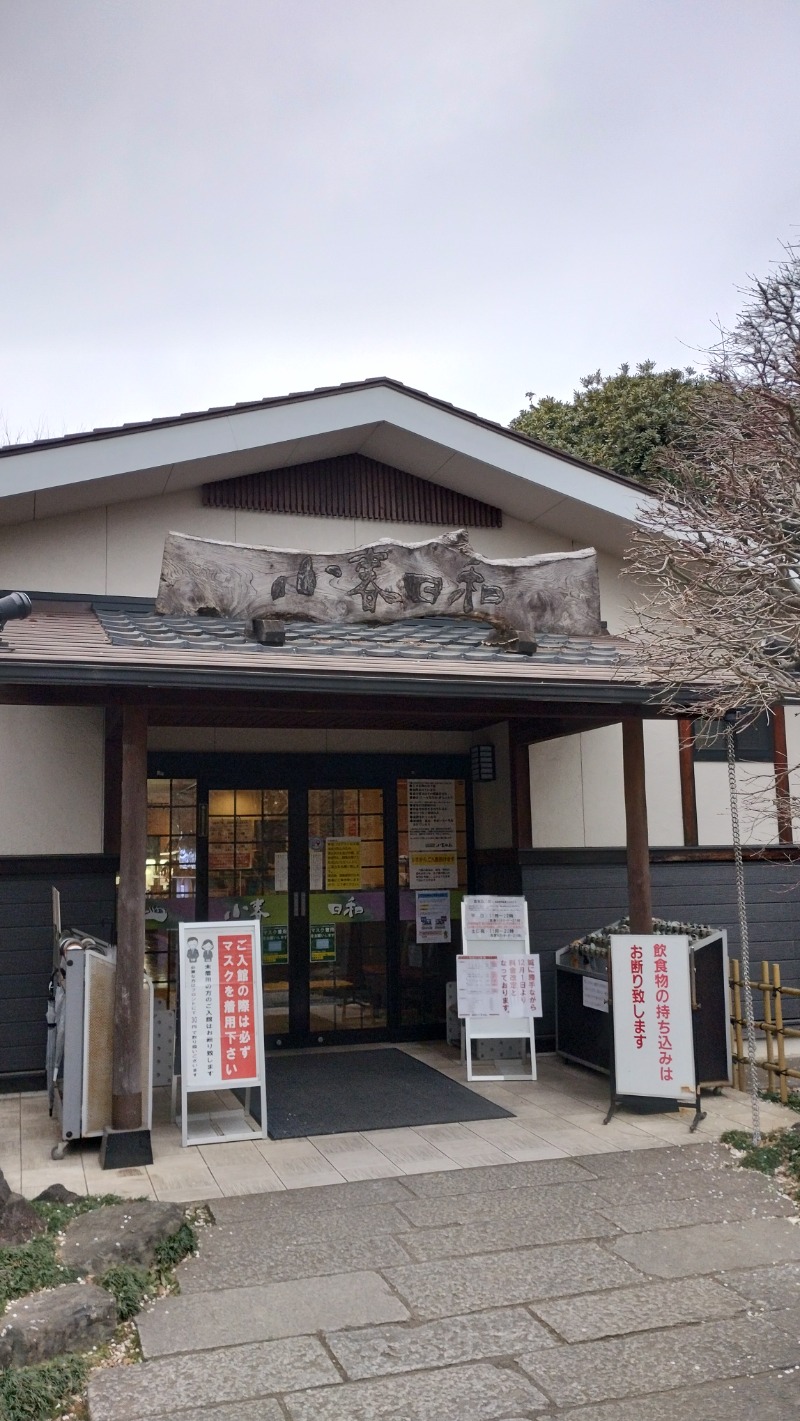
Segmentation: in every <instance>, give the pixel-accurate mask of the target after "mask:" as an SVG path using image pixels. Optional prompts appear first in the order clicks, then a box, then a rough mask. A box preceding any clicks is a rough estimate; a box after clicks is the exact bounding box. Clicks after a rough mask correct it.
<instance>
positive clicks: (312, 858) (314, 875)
mask: <svg viewBox="0 0 800 1421" xmlns="http://www.w3.org/2000/svg"><path fill="white" fill-rule="evenodd" d="M308 887H309V891H310V892H311V893H321V892H322V891H323V889H324V887H325V840H324V839H318V838H317V837H316V836H312V837H311V838H310V839H309V841H308Z"/></svg>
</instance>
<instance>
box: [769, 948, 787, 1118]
mask: <svg viewBox="0 0 800 1421" xmlns="http://www.w3.org/2000/svg"><path fill="white" fill-rule="evenodd" d="M772 991H773V994H774V997H775V1041H776V1044H777V1055H778V1090H779V1091H780V1097H781V1105H786V1104H787V1102H788V1100H789V1082H788V1080H787V1078H786V1045H785V1039H784V1035H783V1002H782V1001H781V969H780V966H779V964H778V963H777V962H773V964H772Z"/></svg>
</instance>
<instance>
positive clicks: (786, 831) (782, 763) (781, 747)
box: [772, 706, 794, 844]
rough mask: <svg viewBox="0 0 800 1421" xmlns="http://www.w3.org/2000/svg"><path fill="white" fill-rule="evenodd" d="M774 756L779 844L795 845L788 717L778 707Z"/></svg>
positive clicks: (775, 719) (773, 747) (775, 723)
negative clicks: (787, 735) (787, 728)
mask: <svg viewBox="0 0 800 1421" xmlns="http://www.w3.org/2000/svg"><path fill="white" fill-rule="evenodd" d="M772 756H773V761H774V764H775V807H776V810H777V816H778V843H779V844H791V843H794V838H793V835H792V791H791V786H790V784H789V754H788V751H787V748H786V715H785V712H784V709H783V706H776V707H775V710H774V711H773V715H772Z"/></svg>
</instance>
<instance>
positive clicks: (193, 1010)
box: [179, 919, 264, 1091]
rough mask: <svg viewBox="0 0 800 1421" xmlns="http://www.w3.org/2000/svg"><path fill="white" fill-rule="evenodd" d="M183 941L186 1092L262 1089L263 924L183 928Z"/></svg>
mask: <svg viewBox="0 0 800 1421" xmlns="http://www.w3.org/2000/svg"><path fill="white" fill-rule="evenodd" d="M179 938H180V942H179V956H180V983H181V1069H182V1075H183V1078H184V1081H185V1085H186V1088H187V1089H188V1090H189V1091H195V1090H225V1089H237V1088H239V1087H240V1086H252V1085H258V1083H259V1081H260V1080H261V1078H262V1077H263V1074H264V1062H263V1045H264V1042H263V1020H264V1016H263V1007H262V1001H261V940H260V939H261V934H260V925H259V923H258V921H256V920H253V921H252V922H247V921H244V920H241V919H240V920H239V921H237V922H223V923H181V925H180V934H179Z"/></svg>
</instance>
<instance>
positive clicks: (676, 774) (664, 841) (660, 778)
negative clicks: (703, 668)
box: [644, 720, 683, 848]
mask: <svg viewBox="0 0 800 1421" xmlns="http://www.w3.org/2000/svg"><path fill="white" fill-rule="evenodd" d="M644 754H645V785H646V789H647V828H648V836H649V839H650V843H651V844H654V845H664V846H665V847H669V848H674V847H676V846H678V845H680V844H682V843H683V807H682V804H681V770H680V758H679V754H678V722H677V721H675V720H646V721H645V722H644Z"/></svg>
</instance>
